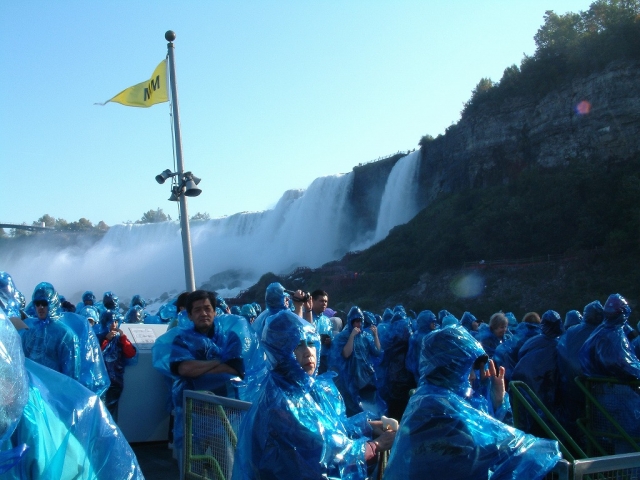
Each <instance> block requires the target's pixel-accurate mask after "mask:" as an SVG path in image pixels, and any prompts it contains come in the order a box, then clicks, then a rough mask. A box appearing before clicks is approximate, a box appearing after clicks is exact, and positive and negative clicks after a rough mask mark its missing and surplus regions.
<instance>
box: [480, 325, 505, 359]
mask: <svg viewBox="0 0 640 480" xmlns="http://www.w3.org/2000/svg"><path fill="white" fill-rule="evenodd" d="M505 335H506V334H505ZM476 338H477V339H478V341H479V342H480V345H482V348H483V349H484V351H485V352H487V355H489V358H493V355H494V354H495V353H496V348H498V345H500V344H501V343H502V342H503V341H504V340H505V338H498V336H496V335H495V334H494V333H493V332H492V331H491V329H490V328H488V327H487V328H483V329H482V330H478V334H477V335H476Z"/></svg>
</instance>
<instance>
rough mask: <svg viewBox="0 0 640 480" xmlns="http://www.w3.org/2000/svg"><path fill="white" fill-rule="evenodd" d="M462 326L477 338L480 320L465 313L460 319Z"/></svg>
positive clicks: (469, 313)
mask: <svg viewBox="0 0 640 480" xmlns="http://www.w3.org/2000/svg"><path fill="white" fill-rule="evenodd" d="M460 325H462V326H463V327H464V328H466V329H467V331H468V332H469V333H470V334H471V335H472V336H473V337H475V336H476V335H477V334H478V333H477V332H478V319H477V318H476V316H475V315H474V314H472V313H471V312H464V313H463V314H462V317H461V318H460Z"/></svg>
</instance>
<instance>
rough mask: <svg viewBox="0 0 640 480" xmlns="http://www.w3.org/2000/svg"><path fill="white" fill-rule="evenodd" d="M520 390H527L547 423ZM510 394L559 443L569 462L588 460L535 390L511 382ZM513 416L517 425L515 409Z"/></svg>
mask: <svg viewBox="0 0 640 480" xmlns="http://www.w3.org/2000/svg"><path fill="white" fill-rule="evenodd" d="M520 389H522V390H525V391H526V392H527V395H528V396H529V398H530V399H531V401H532V402H533V403H535V405H536V406H537V408H539V409H540V410H541V411H542V413H543V414H544V416H545V418H546V421H545V420H544V419H542V417H540V415H539V414H538V412H537V411H536V409H535V408H533V407H532V406H531V404H530V403H529V401H528V400H527V398H526V397H525V396H524V395H523V394H522V393H521V392H520ZM509 392H510V393H511V394H512V395H513V397H514V399H515V400H517V401H518V402H519V403H520V404H521V405H522V406H523V407H524V408H525V409H526V410H527V412H529V414H530V415H531V416H532V417H533V419H534V420H535V421H536V423H537V424H538V425H539V426H540V427H541V428H542V429H543V430H544V432H545V433H546V434H547V436H548V437H549V438H551V439H552V440H556V441H557V442H558V444H559V446H560V451H561V452H562V455H563V456H564V457H565V458H566V459H567V460H569V461H570V462H574V461H575V460H576V457H577V458H578V459H580V460H584V459H586V458H588V457H587V454H586V453H584V451H583V450H582V449H581V448H580V446H579V445H578V444H577V443H576V442H575V441H574V440H573V438H571V435H569V433H567V431H566V430H565V429H564V427H563V426H562V425H560V423H559V422H558V421H557V420H556V418H555V417H554V416H553V414H552V413H551V412H550V411H549V410H548V409H547V407H546V406H545V405H544V404H543V403H542V401H541V400H540V399H539V398H538V396H537V395H536V394H535V393H534V392H533V390H531V388H530V387H529V385H527V384H526V383H524V382H522V381H519V380H514V381H511V382H509ZM513 414H514V415H513V416H514V424H515V423H516V420H517V413H516V410H515V409H514V412H513ZM547 422H548V423H550V424H551V425H552V426H553V428H554V429H555V431H556V432H558V434H559V435H560V436H562V437H563V439H564V442H563V441H561V440H560V438H559V437H558V435H556V433H555V432H554V431H553V430H552V429H551V427H550V426H549V425H548V423H547ZM565 442H566V443H567V444H568V445H569V446H570V447H571V448H572V449H573V453H574V454H575V455H574V454H572V453H571V452H570V451H569V449H568V448H567V447H566V446H565V444H564V443H565Z"/></svg>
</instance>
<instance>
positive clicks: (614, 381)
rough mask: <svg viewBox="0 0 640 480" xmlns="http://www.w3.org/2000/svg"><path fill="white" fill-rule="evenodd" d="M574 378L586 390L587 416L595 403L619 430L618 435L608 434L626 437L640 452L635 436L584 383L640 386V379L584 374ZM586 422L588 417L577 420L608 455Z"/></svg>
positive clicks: (595, 443)
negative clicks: (625, 379)
mask: <svg viewBox="0 0 640 480" xmlns="http://www.w3.org/2000/svg"><path fill="white" fill-rule="evenodd" d="M574 380H575V382H576V384H577V385H578V387H579V388H580V389H581V390H582V391H583V392H584V394H585V397H586V399H587V405H586V412H587V417H589V412H590V411H591V406H592V405H593V407H595V408H597V409H598V410H599V411H600V413H602V415H604V417H605V418H606V419H607V420H608V421H609V422H610V423H611V425H612V426H613V428H614V429H615V430H617V432H618V435H613V434H610V435H608V436H609V437H610V438H624V439H625V440H626V441H627V442H629V444H630V445H631V446H632V447H633V448H634V449H635V450H636V451H637V452H640V446H638V444H637V443H636V441H635V440H634V439H633V437H631V435H629V434H628V433H627V431H626V430H625V429H624V428H622V426H621V425H620V424H619V423H618V421H617V420H616V419H615V418H613V417H612V416H611V414H610V413H609V412H608V411H607V409H606V408H604V407H603V406H602V404H601V403H600V401H599V400H598V399H597V398H596V397H594V396H593V394H592V393H591V391H590V390H589V387H588V386H587V385H584V384H583V381H586V382H589V383H606V384H609V385H627V386H629V387H633V386H636V387H637V386H640V382H639V381H634V382H625V381H622V380H619V379H617V378H607V377H582V376H578V377H576V378H575V379H574ZM586 423H588V418H587V419H580V420H578V422H577V424H578V426H579V427H580V429H581V430H582V431H583V432H584V433H585V434H586V435H587V437H588V438H589V440H590V441H591V442H592V443H593V444H594V445H595V446H596V448H597V449H598V451H600V452H601V453H602V454H603V455H607V454H608V453H607V452H606V450H604V448H603V447H602V446H601V445H600V443H599V442H598V441H597V440H596V438H595V436H594V434H593V432H592V430H591V429H590V428H589V426H588V425H586ZM602 436H604V435H602Z"/></svg>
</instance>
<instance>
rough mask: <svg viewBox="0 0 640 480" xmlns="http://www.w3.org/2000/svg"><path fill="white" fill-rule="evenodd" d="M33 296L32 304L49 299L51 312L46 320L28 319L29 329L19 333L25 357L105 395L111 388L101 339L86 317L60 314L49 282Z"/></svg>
mask: <svg viewBox="0 0 640 480" xmlns="http://www.w3.org/2000/svg"><path fill="white" fill-rule="evenodd" d="M32 297H33V298H32V303H33V301H36V300H46V301H47V302H48V304H49V313H48V315H47V317H46V318H45V319H44V320H40V319H39V318H37V317H30V318H27V319H26V320H25V323H26V324H27V326H28V327H29V329H25V330H21V331H20V335H21V336H22V347H23V349H24V354H25V356H26V357H27V358H30V359H31V360H33V361H35V362H37V363H40V364H41V365H44V366H46V367H49V368H51V369H53V370H55V371H56V372H60V373H63V374H64V375H67V376H69V377H71V378H73V379H75V380H77V381H79V382H80V383H81V384H82V385H84V386H85V387H87V388H88V389H89V390H91V391H92V392H94V393H96V394H97V395H102V394H103V393H104V392H105V391H106V390H107V388H109V375H108V374H107V370H106V367H105V365H104V361H103V360H102V352H101V351H100V345H99V343H98V339H97V338H96V335H95V334H94V331H93V329H92V328H91V327H90V326H89V323H88V322H87V319H86V317H83V316H80V315H77V314H75V313H71V312H65V313H62V312H60V301H59V298H58V294H57V293H56V291H55V289H54V288H53V285H51V284H50V283H47V282H42V283H40V284H38V285H37V286H36V288H35V290H34V292H33V296H32Z"/></svg>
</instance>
